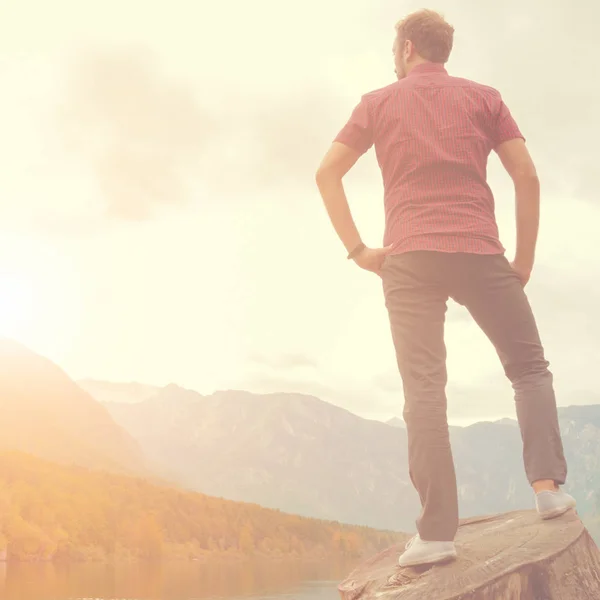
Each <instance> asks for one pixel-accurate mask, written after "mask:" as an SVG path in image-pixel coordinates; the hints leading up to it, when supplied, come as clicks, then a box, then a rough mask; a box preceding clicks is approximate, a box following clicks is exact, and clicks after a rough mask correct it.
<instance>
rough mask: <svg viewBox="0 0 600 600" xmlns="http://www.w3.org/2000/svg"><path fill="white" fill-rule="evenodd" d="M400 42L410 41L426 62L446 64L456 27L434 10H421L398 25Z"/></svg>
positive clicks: (397, 30)
mask: <svg viewBox="0 0 600 600" xmlns="http://www.w3.org/2000/svg"><path fill="white" fill-rule="evenodd" d="M396 32H397V35H398V41H399V42H401V43H402V42H405V41H406V40H410V41H411V42H412V43H413V44H414V46H415V50H416V51H417V52H418V53H419V55H420V56H422V57H423V58H424V59H425V60H429V61H431V62H436V63H442V64H443V63H445V62H446V61H447V60H448V57H449V56H450V52H451V50H452V43H453V41H454V27H452V25H450V24H449V23H447V22H446V20H445V19H444V17H443V16H442V15H441V14H439V13H437V12H435V11H433V10H428V9H424V10H419V11H417V12H414V13H412V14H410V15H408V16H407V17H405V18H404V19H402V21H400V22H399V23H397V24H396Z"/></svg>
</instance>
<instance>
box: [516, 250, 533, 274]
mask: <svg viewBox="0 0 600 600" xmlns="http://www.w3.org/2000/svg"><path fill="white" fill-rule="evenodd" d="M534 262H535V257H528V258H525V257H523V256H519V255H518V254H516V255H515V259H514V260H513V264H515V265H517V266H519V267H521V268H522V269H524V270H526V271H531V270H532V269H533V264H534Z"/></svg>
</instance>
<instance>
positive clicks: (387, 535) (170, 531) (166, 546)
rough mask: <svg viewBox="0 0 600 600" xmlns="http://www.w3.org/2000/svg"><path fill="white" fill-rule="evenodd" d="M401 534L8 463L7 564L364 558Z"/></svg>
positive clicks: (0, 520) (3, 533) (4, 487)
mask: <svg viewBox="0 0 600 600" xmlns="http://www.w3.org/2000/svg"><path fill="white" fill-rule="evenodd" d="M399 535H400V534H396V533H393V532H383V531H375V530H373V529H368V528H366V527H358V526H350V525H343V524H340V523H337V522H329V521H320V520H316V519H310V518H304V517H299V516H294V515H289V514H285V513H281V512H279V511H277V510H271V509H266V508H262V507H260V506H257V505H254V504H245V503H241V502H233V501H229V500H224V499H220V498H213V497H210V496H205V495H203V494H199V493H195V492H187V491H182V490H178V489H174V488H169V487H164V486H159V485H155V484H152V483H149V482H147V481H145V480H143V479H138V478H132V477H127V476H121V475H115V474H110V473H107V472H101V471H92V470H88V469H85V468H82V467H77V466H60V465H58V464H54V463H51V462H48V461H44V460H42V459H39V458H34V457H33V456H30V455H27V454H22V453H19V452H4V453H0V558H7V559H8V560H71V561H73V560H76V561H81V560H102V561H104V560H125V559H160V558H162V559H202V558H209V557H213V556H231V557H244V556H249V555H263V556H269V557H304V558H309V557H314V558H317V557H322V556H328V557H331V556H332V555H339V556H353V557H358V556H362V555H365V554H370V553H372V552H374V551H376V550H379V549H382V548H385V547H387V546H389V545H391V544H393V543H394V542H396V541H398V538H399Z"/></svg>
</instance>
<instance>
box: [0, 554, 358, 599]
mask: <svg viewBox="0 0 600 600" xmlns="http://www.w3.org/2000/svg"><path fill="white" fill-rule="evenodd" d="M356 565H357V562H356V561H354V562H334V563H326V562H314V563H307V562H299V561H250V562H243V563H228V564H224V563H214V564H202V563H197V562H190V563H157V564H151V563H144V564H129V565H127V564H125V565H118V566H111V565H101V564H74V565H65V564H12V563H11V564H0V598H2V600H75V599H95V600H96V599H102V600H117V599H119V600H125V599H127V600H192V599H193V600H217V599H226V600H242V599H245V600H248V599H251V598H254V599H259V598H260V599H261V600H284V599H285V600H334V599H337V598H339V594H338V591H337V585H338V584H339V582H340V581H341V580H343V579H344V578H345V577H346V576H347V575H348V574H349V573H350V571H351V570H352V569H353V568H354V567H355V566H356Z"/></svg>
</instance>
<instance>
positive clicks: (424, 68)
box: [407, 62, 448, 77]
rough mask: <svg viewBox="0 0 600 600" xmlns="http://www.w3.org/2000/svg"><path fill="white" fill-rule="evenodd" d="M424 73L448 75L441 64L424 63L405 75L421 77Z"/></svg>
mask: <svg viewBox="0 0 600 600" xmlns="http://www.w3.org/2000/svg"><path fill="white" fill-rule="evenodd" d="M425 73H443V74H444V75H448V71H446V68H445V67H444V65H443V64H442V63H434V62H424V63H421V64H419V65H417V66H416V67H413V68H412V69H411V70H410V73H408V74H407V77H410V76H411V75H423V74H425Z"/></svg>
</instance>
